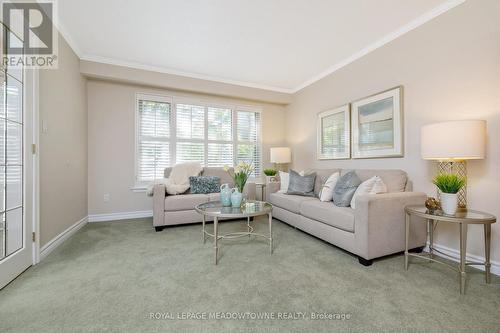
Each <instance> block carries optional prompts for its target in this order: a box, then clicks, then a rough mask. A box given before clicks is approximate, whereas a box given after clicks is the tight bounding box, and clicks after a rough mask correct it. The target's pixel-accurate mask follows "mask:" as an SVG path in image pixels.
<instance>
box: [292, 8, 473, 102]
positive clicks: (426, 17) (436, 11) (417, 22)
mask: <svg viewBox="0 0 500 333" xmlns="http://www.w3.org/2000/svg"><path fill="white" fill-rule="evenodd" d="M465 1H466V0H448V1H446V2H445V3H443V4H442V5H439V6H437V7H435V8H433V9H432V10H430V11H428V12H426V13H424V14H422V15H420V16H419V17H417V18H416V19H414V20H413V21H411V22H409V23H407V24H405V25H404V26H402V27H401V28H399V29H397V30H395V31H393V32H391V33H389V34H387V35H385V36H384V37H382V38H381V39H379V40H377V41H375V42H374V43H371V44H369V45H367V46H366V47H364V48H363V49H361V50H359V51H358V52H356V53H354V54H353V55H351V56H350V57H348V58H346V59H344V60H342V61H339V62H338V63H336V64H335V65H333V66H331V67H330V68H328V69H327V70H325V71H323V72H321V73H319V74H317V75H315V76H313V77H311V78H310V79H309V80H307V81H305V82H304V83H302V84H300V85H299V86H297V87H295V88H293V89H291V93H292V94H294V93H296V92H298V91H299V90H302V89H304V88H305V87H307V86H310V85H311V84H313V83H314V82H317V81H319V80H321V79H322V78H324V77H326V76H328V75H330V74H332V73H333V72H336V71H338V70H339V69H341V68H342V67H345V66H347V65H349V64H350V63H352V62H354V61H356V60H358V59H360V58H362V57H364V56H365V55H367V54H368V53H370V52H372V51H375V50H376V49H378V48H380V47H382V46H384V45H385V44H387V43H390V42H392V41H393V40H395V39H396V38H398V37H401V36H403V35H404V34H406V33H407V32H410V31H412V30H413V29H416V28H418V27H420V26H421V25H423V24H425V23H427V22H429V21H430V20H432V19H434V18H436V17H438V16H439V15H441V14H444V13H446V12H447V11H449V10H450V9H452V8H455V7H456V6H458V5H461V4H463V3H464V2H465Z"/></svg>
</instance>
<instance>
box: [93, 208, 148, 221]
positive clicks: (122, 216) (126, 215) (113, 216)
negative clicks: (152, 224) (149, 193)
mask: <svg viewBox="0 0 500 333" xmlns="http://www.w3.org/2000/svg"><path fill="white" fill-rule="evenodd" d="M152 216H153V211H152V210H141V211H135V212H123V213H109V214H92V215H89V222H104V221H115V220H129V219H140V218H145V217H152Z"/></svg>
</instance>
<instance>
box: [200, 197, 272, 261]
mask: <svg viewBox="0 0 500 333" xmlns="http://www.w3.org/2000/svg"><path fill="white" fill-rule="evenodd" d="M195 209H196V211H197V212H198V213H200V214H201V215H202V216H203V243H205V240H206V236H207V235H208V236H210V237H212V238H213V240H214V251H215V264H216V265H217V257H218V250H219V248H218V241H219V240H221V239H234V238H239V237H250V236H258V237H263V238H266V239H268V240H269V251H270V254H273V229H272V224H273V216H272V211H273V205H271V204H270V203H268V202H263V201H254V200H248V201H246V202H245V203H244V204H242V205H241V207H224V206H222V204H221V202H220V201H210V202H206V203H202V204H199V205H197V206H196V207H195ZM261 215H268V218H269V235H263V234H258V233H256V232H254V229H253V227H252V226H251V225H250V218H252V217H255V216H261ZM207 217H213V219H214V232H213V234H212V233H210V232H208V231H207V230H206V229H205V221H206V219H207ZM221 218H223V219H246V222H247V231H241V232H232V233H229V234H225V235H219V234H218V230H217V229H218V228H217V227H218V224H219V219H221Z"/></svg>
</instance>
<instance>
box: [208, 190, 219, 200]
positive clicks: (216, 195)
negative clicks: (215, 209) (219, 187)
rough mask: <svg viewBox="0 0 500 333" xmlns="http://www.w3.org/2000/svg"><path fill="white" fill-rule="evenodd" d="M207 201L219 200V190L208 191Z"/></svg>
mask: <svg viewBox="0 0 500 333" xmlns="http://www.w3.org/2000/svg"><path fill="white" fill-rule="evenodd" d="M208 201H220V192H219V193H209V194H208Z"/></svg>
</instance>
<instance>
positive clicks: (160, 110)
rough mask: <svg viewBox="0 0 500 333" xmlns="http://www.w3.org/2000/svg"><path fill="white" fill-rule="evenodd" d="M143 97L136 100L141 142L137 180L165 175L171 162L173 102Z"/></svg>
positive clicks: (139, 144) (139, 143)
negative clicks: (165, 170) (164, 172)
mask: <svg viewBox="0 0 500 333" xmlns="http://www.w3.org/2000/svg"><path fill="white" fill-rule="evenodd" d="M151 97H153V96H141V97H140V98H138V101H137V111H138V140H137V141H138V145H137V156H138V161H137V180H138V181H147V180H151V179H155V178H162V177H163V170H164V169H165V168H166V167H167V166H169V165H170V163H171V158H170V138H171V136H170V126H171V108H172V104H171V102H170V101H168V100H161V99H160V98H156V97H155V98H151Z"/></svg>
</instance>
